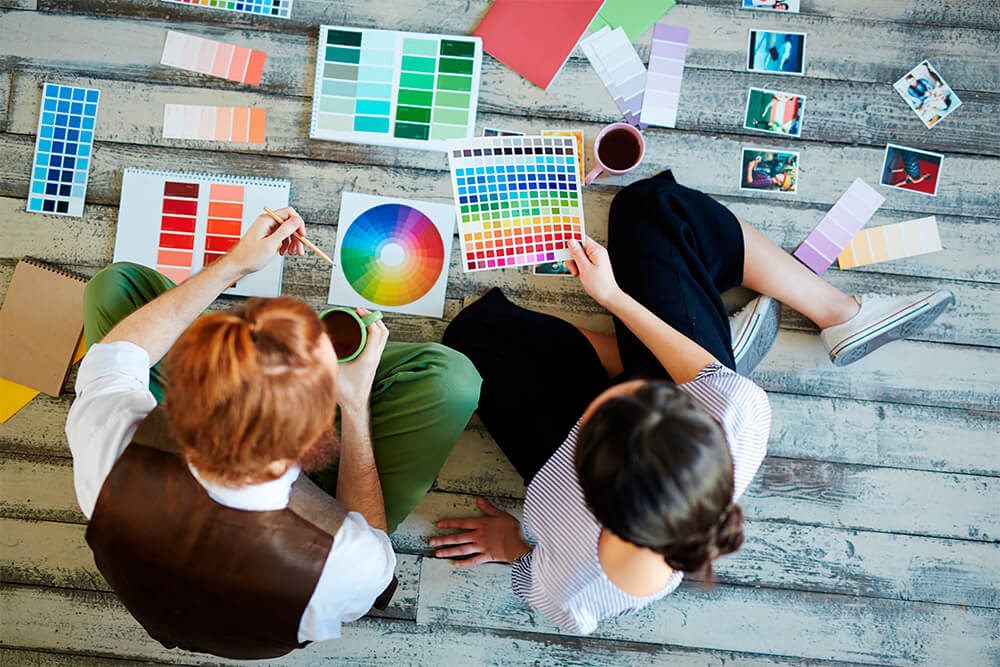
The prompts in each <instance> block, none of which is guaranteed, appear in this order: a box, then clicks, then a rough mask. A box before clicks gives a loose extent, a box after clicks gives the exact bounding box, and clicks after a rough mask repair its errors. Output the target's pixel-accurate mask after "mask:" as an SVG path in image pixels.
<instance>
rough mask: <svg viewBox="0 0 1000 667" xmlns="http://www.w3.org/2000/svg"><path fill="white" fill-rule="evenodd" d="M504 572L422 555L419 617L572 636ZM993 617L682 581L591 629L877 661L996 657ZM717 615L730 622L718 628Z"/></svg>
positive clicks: (998, 646)
mask: <svg viewBox="0 0 1000 667" xmlns="http://www.w3.org/2000/svg"><path fill="white" fill-rule="evenodd" d="M509 573H510V570H509V568H508V567H507V566H484V567H480V568H457V567H454V566H452V565H451V564H450V563H448V562H445V561H438V560H433V559H427V560H426V562H425V563H424V565H423V574H422V577H421V581H420V608H419V610H418V613H417V622H418V623H419V624H442V623H445V624H466V623H475V624H477V625H485V626H487V627H492V628H496V629H519V628H531V629H532V631H534V632H542V633H545V632H551V633H553V634H557V633H558V634H569V633H562V632H561V631H560V630H559V629H558V628H556V626H554V625H552V624H551V623H549V622H548V621H546V620H545V619H544V618H543V617H542V616H541V615H540V614H538V613H536V612H534V611H533V610H531V609H530V608H529V607H528V606H527V605H526V604H524V602H523V601H521V600H520V599H519V598H517V597H516V596H515V595H514V593H513V592H512V591H511V590H510V583H509V579H510V574H509ZM998 618H1000V615H998V613H997V611H996V610H987V609H978V608H971V607H956V606H951V605H932V604H926V603H910V602H900V601H895V600H884V599H872V598H855V597H849V596H843V595H827V594H821V593H801V592H792V591H778V590H773V589H767V588H757V589H755V588H747V587H742V586H728V585H718V586H716V587H715V588H714V589H712V590H705V589H704V588H703V587H702V586H700V585H699V584H682V585H681V588H680V589H678V590H677V591H675V592H674V593H672V594H671V595H670V597H669V599H668V600H662V601H659V602H657V603H654V604H652V605H650V606H649V607H647V608H646V609H643V610H642V611H640V612H638V613H636V614H633V615H629V616H623V617H619V618H617V619H614V620H610V621H605V622H604V623H603V624H602V625H601V626H600V627H599V628H598V630H597V631H596V632H595V633H594V636H595V637H607V638H614V639H627V640H631V641H644V642H655V643H670V644H680V645H682V646H691V647H697V648H708V649H724V648H735V647H739V648H740V649H741V650H751V651H769V652H772V653H779V654H782V655H795V656H801V657H803V658H815V659H826V660H831V659H832V660H850V661H856V662H862V663H865V662H867V663H875V664H895V665H911V664H927V665H936V664H943V663H948V664H991V663H992V662H995V661H996V660H997V659H998V658H1000V637H998V636H997V633H996V623H997V619H998ZM719 619H733V621H734V622H732V623H729V622H726V623H725V626H726V627H725V631H720V624H719ZM775 628H781V630H780V631H779V632H776V631H775Z"/></svg>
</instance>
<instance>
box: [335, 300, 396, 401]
mask: <svg viewBox="0 0 1000 667" xmlns="http://www.w3.org/2000/svg"><path fill="white" fill-rule="evenodd" d="M356 312H357V313H358V315H360V316H361V317H365V316H366V315H369V314H371V311H370V310H368V309H367V308H357V309H356ZM388 340H389V329H388V327H386V326H385V322H383V321H382V320H379V321H377V322H372V323H371V324H369V325H368V341H367V342H366V343H365V349H364V350H362V351H361V354H359V355H358V356H357V358H355V359H353V360H351V361H348V362H347V363H344V364H340V368H339V369H338V370H339V373H338V374H337V403H338V404H340V408H341V411H342V412H344V413H349V412H351V411H356V410H364V409H367V407H368V397H369V395H371V391H372V383H373V382H374V381H375V371H376V370H377V369H378V364H379V361H381V359H382V351H383V350H384V349H385V344H386V342H387V341H388Z"/></svg>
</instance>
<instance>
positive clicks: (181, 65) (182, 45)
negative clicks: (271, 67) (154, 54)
mask: <svg viewBox="0 0 1000 667" xmlns="http://www.w3.org/2000/svg"><path fill="white" fill-rule="evenodd" d="M266 57H267V54H266V53H264V52H263V51H258V50H256V49H249V48H247V47H245V46H236V45H234V44H226V43H225V42H216V41H215V40H213V39H204V38H202V37H195V36H194V35H187V34H185V33H183V32H177V31H176V30H168V31H167V41H166V42H165V43H164V44H163V55H162V56H161V57H160V64H162V65H169V66H170V67H177V68H178V69H186V70H188V71H189V72H198V73H200V74H208V75H210V76H217V77H220V78H222V79H229V80H230V81H239V82H240V83H246V84H249V85H251V86H257V85H260V75H261V72H263V71H264V59H265V58H266Z"/></svg>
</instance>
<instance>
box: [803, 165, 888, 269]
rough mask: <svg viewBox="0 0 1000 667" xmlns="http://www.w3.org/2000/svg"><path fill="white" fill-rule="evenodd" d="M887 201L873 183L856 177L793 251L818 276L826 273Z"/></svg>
mask: <svg viewBox="0 0 1000 667" xmlns="http://www.w3.org/2000/svg"><path fill="white" fill-rule="evenodd" d="M884 201H885V197H883V196H882V195H880V194H879V193H878V192H876V191H875V189H874V188H872V186H870V185H868V184H867V183H865V182H864V181H863V180H861V179H860V178H855V179H854V182H853V183H851V187H849V188H847V192H845V193H844V194H842V195H841V196H840V199H838V200H837V203H836V204H834V205H833V208H831V209H830V211H829V212H828V213H827V214H826V215H825V216H823V219H822V220H820V221H819V224H818V225H816V228H815V229H813V230H812V232H811V233H810V234H809V236H807V237H806V240H805V241H803V242H802V245H800V246H799V247H798V248H797V249H796V250H795V252H794V253H792V254H793V255H794V256H795V257H797V258H798V259H799V261H801V262H802V263H803V264H805V265H806V266H808V267H809V268H810V269H812V270H813V271H814V272H815V273H816V274H817V275H820V276H821V275H823V274H824V273H826V270H827V269H828V268H830V265H831V264H833V262H834V260H835V259H837V257H838V256H839V255H840V254H841V253H842V252H843V251H844V248H846V247H847V246H848V244H849V243H850V242H851V240H852V239H854V237H855V236H856V235H857V233H858V232H859V231H861V228H862V227H864V226H865V223H867V222H868V221H869V220H871V217H872V216H873V215H875V211H877V210H878V207H879V206H881V205H882V202H884Z"/></svg>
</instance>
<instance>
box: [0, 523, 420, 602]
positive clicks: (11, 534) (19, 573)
mask: <svg viewBox="0 0 1000 667" xmlns="http://www.w3.org/2000/svg"><path fill="white" fill-rule="evenodd" d="M85 532H86V526H83V525H76V524H69V523H54V522H45V521H25V520H20V519H7V518H0V536H2V537H0V554H2V559H0V561H2V564H0V581H3V582H4V583H15V584H27V585H31V586H45V587H50V588H51V587H56V588H73V589H77V590H91V591H110V590H111V587H110V586H109V585H108V582H107V581H105V579H104V577H103V576H101V573H100V572H99V571H98V570H97V566H96V565H95V564H94V558H93V556H92V555H91V551H90V547H88V546H87V543H86V541H85V539H84V534H85ZM396 578H397V579H399V587H398V588H397V589H396V593H395V595H393V598H392V602H391V604H390V605H389V607H388V608H387V609H385V610H384V611H379V610H372V614H371V615H372V616H377V617H380V618H396V619H402V620H411V621H412V620H415V619H416V614H417V587H418V584H419V581H420V558H419V557H417V556H412V555H409V554H400V555H399V556H398V557H397V561H396Z"/></svg>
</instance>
